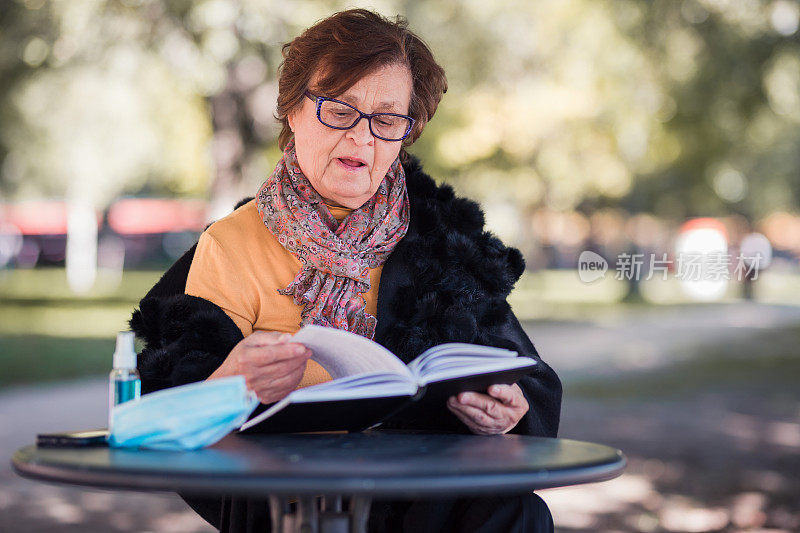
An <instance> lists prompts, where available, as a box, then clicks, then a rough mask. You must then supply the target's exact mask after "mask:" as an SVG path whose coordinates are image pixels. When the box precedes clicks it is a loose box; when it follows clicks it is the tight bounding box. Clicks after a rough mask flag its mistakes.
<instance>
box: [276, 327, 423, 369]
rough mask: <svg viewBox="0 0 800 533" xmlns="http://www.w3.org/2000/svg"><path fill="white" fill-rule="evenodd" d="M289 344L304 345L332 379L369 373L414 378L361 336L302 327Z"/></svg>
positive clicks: (393, 356) (386, 352) (388, 352)
mask: <svg viewBox="0 0 800 533" xmlns="http://www.w3.org/2000/svg"><path fill="white" fill-rule="evenodd" d="M290 342H299V343H301V344H304V345H305V346H307V347H308V348H309V349H311V351H312V352H314V355H312V356H311V359H313V360H314V361H316V362H318V363H319V364H321V365H322V366H323V367H324V368H325V370H327V371H328V373H329V374H330V375H331V377H332V378H333V379H338V378H342V377H345V376H352V375H354V374H364V373H369V372H390V373H394V374H401V375H403V376H406V377H407V378H408V379H409V380H413V374H412V373H411V371H410V370H409V369H408V367H406V365H405V364H403V362H402V361H401V360H400V359H398V358H397V356H395V355H394V354H393V353H392V352H390V351H389V350H387V349H386V348H384V347H383V346H381V345H380V344H378V343H377V342H374V341H371V340H369V339H367V338H365V337H362V336H361V335H356V334H355V333H351V332H349V331H344V330H341V329H335V328H326V327H323V326H316V325H312V326H303V327H302V328H300V331H298V332H297V333H295V334H294V335H293V336H292V339H291V341H290Z"/></svg>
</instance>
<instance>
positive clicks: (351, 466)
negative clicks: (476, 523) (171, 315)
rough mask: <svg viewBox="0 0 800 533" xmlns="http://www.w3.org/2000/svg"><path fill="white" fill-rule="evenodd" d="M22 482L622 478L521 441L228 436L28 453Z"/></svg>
mask: <svg viewBox="0 0 800 533" xmlns="http://www.w3.org/2000/svg"><path fill="white" fill-rule="evenodd" d="M12 464H13V467H14V470H15V471H16V472H17V473H18V474H20V475H22V476H24V477H28V478H33V479H37V480H41V481H54V482H62V483H70V484H77V485H86V486H91V487H102V488H117V489H132V490H145V491H172V492H192V493H196V494H221V493H225V494H248V495H254V496H255V495H312V494H317V495H319V494H342V495H371V496H374V497H380V496H395V497H399V496H420V495H427V496H430V495H446V496H453V495H468V494H481V493H493V494H494V493H499V492H504V493H512V492H526V491H531V490H536V489H542V488H548V487H560V486H566V485H575V484H579V483H588V482H593V481H603V480H607V479H611V478H614V477H616V476H618V475H619V474H620V473H621V472H622V470H623V469H624V468H625V458H624V456H623V455H622V453H621V452H620V451H618V450H615V449H613V448H609V447H607V446H603V445H600V444H593V443H589V442H581V441H574V440H567V439H546V438H539V437H527V436H519V435H496V436H479V435H434V434H408V433H388V432H365V433H349V434H319V435H310V434H307V435H238V434H231V435H229V436H227V437H225V438H224V439H223V440H221V441H220V442H218V443H217V444H216V445H214V446H212V447H210V448H205V449H202V450H197V451H192V452H164V451H152V450H130V449H109V448H105V447H100V448H39V447H36V446H27V447H25V448H22V449H20V450H18V451H17V452H16V453H15V454H14V456H13V459H12Z"/></svg>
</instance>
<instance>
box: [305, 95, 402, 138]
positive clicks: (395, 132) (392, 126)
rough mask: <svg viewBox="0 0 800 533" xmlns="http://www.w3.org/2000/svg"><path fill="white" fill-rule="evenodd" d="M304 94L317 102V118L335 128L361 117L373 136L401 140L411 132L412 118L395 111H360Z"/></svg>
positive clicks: (341, 127)
mask: <svg viewBox="0 0 800 533" xmlns="http://www.w3.org/2000/svg"><path fill="white" fill-rule="evenodd" d="M305 95H306V96H307V97H308V98H309V99H310V100H311V101H312V102H316V104H317V118H318V119H319V121H320V122H322V123H323V124H324V125H326V126H328V127H329V128H333V129H335V130H349V129H350V128H353V127H355V125H356V124H358V121H359V120H361V119H362V118H366V119H367V122H368V123H369V131H370V133H372V135H373V136H375V137H377V138H378V139H382V140H384V141H402V140H403V139H405V138H406V137H408V134H409V133H411V128H412V127H413V126H414V119H413V118H411V117H409V116H407V115H398V114H397V113H371V114H370V113H362V112H361V111H359V110H358V109H356V108H355V107H353V106H351V105H350V104H346V103H345V102H342V101H339V100H335V99H333V98H327V97H325V96H315V95H313V94H311V93H310V92H308V91H306V92H305Z"/></svg>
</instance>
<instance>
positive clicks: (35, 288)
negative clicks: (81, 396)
mask: <svg viewBox="0 0 800 533" xmlns="http://www.w3.org/2000/svg"><path fill="white" fill-rule="evenodd" d="M160 275H161V272H153V271H128V272H125V273H124V274H123V275H122V278H121V279H118V280H115V279H113V278H109V277H103V276H101V277H99V278H98V282H97V283H96V284H95V287H93V288H92V290H91V291H90V292H89V293H88V294H85V295H75V294H73V293H72V292H71V291H70V289H69V287H68V285H67V279H66V273H65V271H64V269H60V268H42V269H35V270H15V271H3V272H0V368H2V372H0V389H3V388H6V387H8V386H10V385H18V384H25V383H37V382H41V381H52V380H65V379H73V378H79V377H84V376H91V375H102V374H105V373H107V372H108V371H109V370H110V367H111V355H112V353H113V352H114V338H115V336H116V333H117V331H120V330H124V329H127V328H128V325H127V322H128V319H129V318H130V315H131V312H132V311H133V309H134V307H135V306H136V305H137V304H138V302H139V300H140V299H141V297H142V296H144V295H145V293H147V291H148V290H149V288H150V287H151V286H152V285H153V284H154V283H155V282H156V281H157V280H158V278H159V277H160Z"/></svg>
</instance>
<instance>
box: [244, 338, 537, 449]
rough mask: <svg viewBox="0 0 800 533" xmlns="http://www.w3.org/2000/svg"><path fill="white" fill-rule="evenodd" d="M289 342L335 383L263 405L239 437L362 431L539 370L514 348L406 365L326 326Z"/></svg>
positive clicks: (462, 350) (475, 350)
mask: <svg viewBox="0 0 800 533" xmlns="http://www.w3.org/2000/svg"><path fill="white" fill-rule="evenodd" d="M290 342H299V343H302V344H304V345H306V346H307V347H308V348H309V349H311V351H312V352H313V356H312V357H311V359H313V360H315V361H316V362H318V363H319V364H320V365H322V366H323V367H324V368H325V370H327V371H328V373H329V374H330V375H331V377H332V378H333V379H332V380H331V381H327V382H324V383H320V384H318V385H313V386H310V387H305V388H302V389H297V390H295V391H293V392H291V393H290V394H289V395H287V396H286V397H285V398H283V399H282V400H281V401H279V402H276V403H274V404H271V405H261V406H259V407H258V408H257V409H256V410H255V411H254V415H253V416H252V417H251V418H250V420H248V421H247V422H245V423H244V424H243V425H242V427H241V428H240V431H254V432H269V433H287V432H301V431H333V430H349V431H360V430H363V429H366V428H369V427H373V426H376V425H378V424H379V423H381V422H383V421H385V420H387V419H389V418H390V417H391V416H394V415H396V414H398V413H399V412H400V411H402V410H404V409H406V408H408V407H410V406H413V407H414V408H415V409H417V408H423V409H424V408H426V407H428V406H430V407H431V408H442V407H444V406H445V402H446V401H447V398H448V397H449V396H452V395H454V394H458V393H459V392H464V391H479V392H485V391H486V390H487V389H488V388H489V386H490V385H494V384H496V383H505V384H511V383H515V382H516V381H518V380H519V379H520V378H521V377H522V376H524V375H525V374H527V373H528V372H530V370H531V369H532V368H533V367H534V366H535V365H536V360H535V359H532V358H530V357H518V356H517V352H514V351H511V350H505V349H503V348H493V347H489V346H480V345H477V344H465V343H446V344H440V345H438V346H434V347H432V348H430V349H428V350H425V351H424V352H423V353H421V354H420V355H419V356H418V357H417V358H416V359H414V360H413V361H411V362H410V363H409V364H408V365H405V364H404V363H403V362H402V361H401V360H400V359H399V358H398V357H397V356H395V355H394V354H393V353H392V352H390V351H389V350H387V349H386V348H384V347H383V346H381V345H380V344H378V343H377V342H374V341H371V340H369V339H367V338H365V337H362V336H361V335H356V334H355V333H351V332H348V331H344V330H340V329H335V328H328V327H323V326H304V327H303V328H301V329H300V331H298V332H297V333H296V334H295V335H293V336H292V339H291V341H290Z"/></svg>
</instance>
